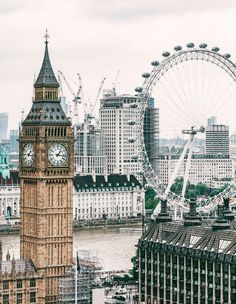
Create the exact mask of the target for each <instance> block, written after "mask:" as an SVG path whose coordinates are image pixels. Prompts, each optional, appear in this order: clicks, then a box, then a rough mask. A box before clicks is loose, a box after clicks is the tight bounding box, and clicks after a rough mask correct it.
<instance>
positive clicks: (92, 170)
mask: <svg viewBox="0 0 236 304" xmlns="http://www.w3.org/2000/svg"><path fill="white" fill-rule="evenodd" d="M75 139H76V141H75V166H76V173H77V174H82V175H89V174H91V175H94V174H95V175H97V174H99V175H103V174H106V173H107V156H106V153H105V138H104V135H103V134H102V132H101V129H100V128H98V127H96V126H95V125H94V124H90V123H89V122H88V121H84V123H83V124H81V125H78V126H76V130H75Z"/></svg>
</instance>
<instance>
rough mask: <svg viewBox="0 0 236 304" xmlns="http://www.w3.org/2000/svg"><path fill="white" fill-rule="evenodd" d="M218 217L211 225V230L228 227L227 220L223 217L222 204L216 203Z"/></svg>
mask: <svg viewBox="0 0 236 304" xmlns="http://www.w3.org/2000/svg"><path fill="white" fill-rule="evenodd" d="M217 213H218V217H217V219H216V220H215V222H214V224H213V225H212V229H213V230H224V229H230V224H229V222H228V221H227V220H226V219H225V218H224V206H221V205H218V212H217Z"/></svg>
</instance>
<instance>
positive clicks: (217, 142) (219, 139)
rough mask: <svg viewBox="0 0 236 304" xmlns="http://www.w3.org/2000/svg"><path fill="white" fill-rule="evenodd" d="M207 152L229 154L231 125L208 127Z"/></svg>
mask: <svg viewBox="0 0 236 304" xmlns="http://www.w3.org/2000/svg"><path fill="white" fill-rule="evenodd" d="M206 154H211V155H213V154H214V155H216V154H223V155H229V127H228V126H225V125H211V126H207V127H206Z"/></svg>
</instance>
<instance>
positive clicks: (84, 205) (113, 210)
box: [74, 174, 145, 220]
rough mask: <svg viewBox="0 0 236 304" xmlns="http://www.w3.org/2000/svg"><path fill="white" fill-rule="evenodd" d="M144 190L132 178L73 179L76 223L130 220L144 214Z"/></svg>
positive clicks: (89, 177) (122, 176)
mask: <svg viewBox="0 0 236 304" xmlns="http://www.w3.org/2000/svg"><path fill="white" fill-rule="evenodd" d="M144 200H145V190H144V189H143V187H142V186H141V184H140V183H139V182H138V180H137V179H136V178H135V177H134V176H133V175H131V176H130V178H129V177H128V178H127V176H125V175H119V174H112V175H108V176H107V178H106V177H105V176H96V179H93V177H92V176H91V175H88V176H79V175H77V176H76V177H75V179H74V220H94V219H101V218H107V219H109V218H111V219H117V218H128V217H136V216H140V215H141V214H144V212H145V208H144Z"/></svg>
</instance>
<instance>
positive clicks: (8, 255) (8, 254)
mask: <svg viewBox="0 0 236 304" xmlns="http://www.w3.org/2000/svg"><path fill="white" fill-rule="evenodd" d="M6 260H7V261H10V260H11V256H10V252H9V248H8V251H7V255H6Z"/></svg>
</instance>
